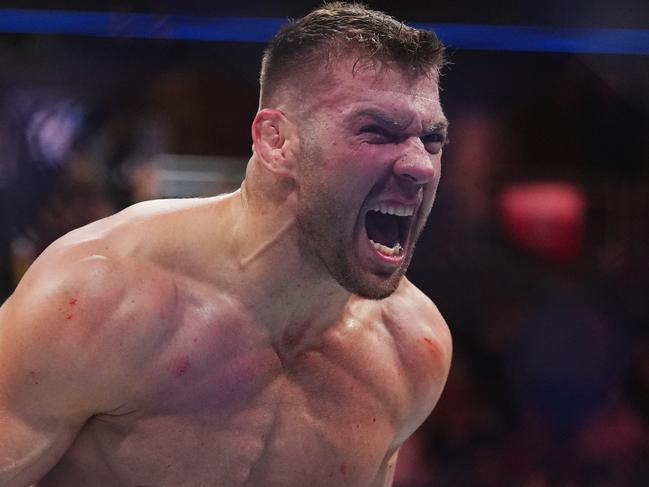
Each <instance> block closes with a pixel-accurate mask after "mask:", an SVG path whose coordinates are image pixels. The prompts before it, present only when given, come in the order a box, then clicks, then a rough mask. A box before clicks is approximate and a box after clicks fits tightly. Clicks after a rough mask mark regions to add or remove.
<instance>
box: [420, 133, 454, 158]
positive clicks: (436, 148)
mask: <svg viewBox="0 0 649 487" xmlns="http://www.w3.org/2000/svg"><path fill="white" fill-rule="evenodd" d="M421 141H422V142H423V143H424V147H426V150H427V151H428V152H430V153H431V154H439V153H440V152H441V150H442V148H443V147H444V146H445V145H447V144H448V139H447V138H446V134H445V133H443V132H434V133H432V134H427V135H424V136H423V137H422V138H421Z"/></svg>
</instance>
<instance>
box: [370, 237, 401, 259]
mask: <svg viewBox="0 0 649 487" xmlns="http://www.w3.org/2000/svg"><path fill="white" fill-rule="evenodd" d="M370 242H371V243H372V245H373V246H374V248H375V249H376V250H378V251H379V252H381V253H382V254H384V255H390V256H392V255H401V252H402V251H403V248H402V247H401V244H400V243H399V242H397V243H396V244H394V247H392V248H390V247H386V246H385V245H382V244H380V243H377V242H375V241H374V240H372V239H370Z"/></svg>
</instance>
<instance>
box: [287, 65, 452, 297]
mask: <svg viewBox="0 0 649 487" xmlns="http://www.w3.org/2000/svg"><path fill="white" fill-rule="evenodd" d="M352 66H353V60H351V59H350V60H342V61H340V62H339V63H338V64H337V65H336V67H335V68H334V69H333V70H331V71H330V72H329V73H328V74H327V76H326V77H325V80H326V81H325V82H324V84H322V83H317V86H318V88H315V86H316V83H314V92H313V93H307V94H305V95H304V99H305V100H304V102H303V104H302V106H301V110H300V112H299V113H300V116H299V117H298V120H297V123H298V126H299V127H300V165H299V174H298V177H297V187H298V204H299V206H298V214H297V223H298V228H299V230H300V249H301V252H302V254H303V255H305V256H307V257H316V258H317V259H319V260H320V261H321V262H322V263H323V264H324V266H325V267H326V268H327V270H328V271H329V273H330V274H331V275H332V277H334V279H336V280H337V281H338V283H339V284H340V285H341V286H343V287H344V288H345V289H347V290H348V291H350V292H352V293H355V294H358V295H360V296H363V297H366V298H371V299H381V298H384V297H386V296H388V295H390V294H391V293H392V292H394V290H395V289H396V288H397V286H398V284H399V281H400V279H401V277H402V276H403V274H404V273H405V272H406V270H407V268H408V265H409V263H410V260H411V258H412V253H413V250H414V246H415V241H416V240H417V238H418V236H419V234H420V233H421V231H422V230H423V227H424V224H425V222H426V219H427V218H428V214H429V213H430V209H431V207H432V205H433V201H434V198H435V191H436V189H437V184H438V182H439V177H440V169H441V166H440V160H441V155H442V147H443V145H444V143H445V141H446V130H447V122H446V119H445V117H444V114H443V112H442V108H441V105H440V102H439V90H438V85H437V81H436V79H435V77H433V76H431V77H430V78H429V77H426V76H420V77H412V76H409V75H406V74H404V73H403V72H402V71H401V70H399V69H398V68H391V67H387V66H385V65H380V64H377V65H375V66H371V67H367V66H366V67H362V68H360V69H359V70H357V71H356V72H355V73H354V74H352V69H353V68H352Z"/></svg>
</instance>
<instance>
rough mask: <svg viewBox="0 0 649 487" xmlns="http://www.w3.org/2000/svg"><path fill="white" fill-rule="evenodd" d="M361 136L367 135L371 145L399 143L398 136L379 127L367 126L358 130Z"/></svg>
mask: <svg viewBox="0 0 649 487" xmlns="http://www.w3.org/2000/svg"><path fill="white" fill-rule="evenodd" d="M360 133H361V134H367V135H368V139H369V142H370V143H371V144H390V143H395V142H399V140H400V138H399V135H398V134H395V133H394V132H391V131H390V130H387V129H385V128H383V127H381V126H380V125H367V126H365V127H363V128H362V129H361V130H360Z"/></svg>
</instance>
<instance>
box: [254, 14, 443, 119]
mask: <svg viewBox="0 0 649 487" xmlns="http://www.w3.org/2000/svg"><path fill="white" fill-rule="evenodd" d="M350 55H351V56H355V58H354V61H355V62H354V64H353V66H354V67H353V70H355V69H356V68H357V67H358V66H361V65H363V64H364V63H374V62H379V63H387V64H389V65H391V66H395V67H397V68H399V69H402V70H403V71H404V72H406V73H410V74H412V75H414V76H421V75H425V76H439V73H440V70H441V68H442V67H443V66H444V64H445V53H444V45H443V44H442V42H441V41H440V40H439V38H438V37H437V35H436V34H435V33H434V32H432V31H428V30H420V29H415V28H412V27H409V26H407V25H405V24H403V23H401V22H399V21H397V20H395V19H394V18H393V17H391V16H389V15H387V14H384V13H382V12H378V11H376V10H371V9H369V8H368V7H366V6H365V5H363V4H360V3H345V2H331V3H325V4H324V5H323V6H322V7H320V8H318V9H317V10H314V11H313V12H311V13H309V14H308V15H306V16H305V17H302V18H301V19H298V20H296V21H292V22H289V23H288V24H287V25H285V26H283V27H282V28H281V29H280V30H279V32H278V33H277V34H276V35H275V37H274V38H273V39H272V41H271V42H270V43H269V45H268V47H267V48H266V50H265V51H264V56H263V59H262V65H261V75H260V88H261V89H260V106H261V107H262V108H263V107H268V106H270V105H271V103H272V100H273V96H274V94H275V93H276V92H277V91H278V88H279V87H280V86H282V85H283V84H286V83H288V82H293V81H294V80H295V79H299V78H300V77H301V76H302V75H303V74H305V73H306V74H308V73H312V72H313V71H314V70H317V69H320V68H322V67H325V68H327V67H330V66H331V65H332V64H333V63H335V61H336V59H338V58H340V57H342V56H350Z"/></svg>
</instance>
